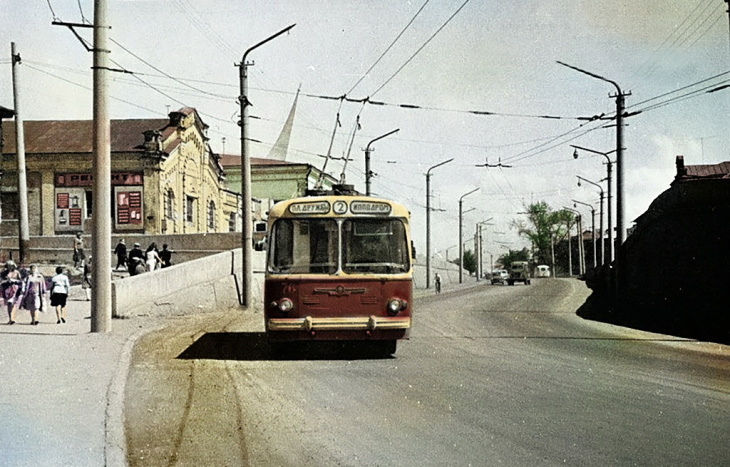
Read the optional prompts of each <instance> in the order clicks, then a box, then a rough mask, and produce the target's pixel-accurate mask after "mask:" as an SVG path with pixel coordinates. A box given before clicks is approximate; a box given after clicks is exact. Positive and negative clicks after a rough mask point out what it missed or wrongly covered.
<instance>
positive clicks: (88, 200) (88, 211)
mask: <svg viewBox="0 0 730 467" xmlns="http://www.w3.org/2000/svg"><path fill="white" fill-rule="evenodd" d="M84 194H85V195H86V218H87V219H89V218H91V217H92V215H93V213H94V204H93V201H94V198H93V197H92V191H91V190H88V191H85V192H84Z"/></svg>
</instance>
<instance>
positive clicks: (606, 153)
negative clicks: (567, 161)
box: [570, 144, 616, 164]
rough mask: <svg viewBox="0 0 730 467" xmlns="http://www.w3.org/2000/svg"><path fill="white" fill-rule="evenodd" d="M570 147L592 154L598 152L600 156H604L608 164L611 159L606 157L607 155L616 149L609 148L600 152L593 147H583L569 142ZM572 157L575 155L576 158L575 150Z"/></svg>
mask: <svg viewBox="0 0 730 467" xmlns="http://www.w3.org/2000/svg"><path fill="white" fill-rule="evenodd" d="M570 147H571V148H574V149H580V150H581V151H586V152H591V153H593V154H598V155H600V156H603V157H605V158H606V160H607V161H608V163H609V164H610V163H611V159H610V158H609V157H608V155H609V154H613V153H614V152H616V149H611V150H610V151H607V152H601V151H596V150H594V149H589V148H584V147H582V146H576V145H574V144H571V145H570ZM573 157H575V158H576V159H577V158H578V153H577V152H576V153H575V154H573Z"/></svg>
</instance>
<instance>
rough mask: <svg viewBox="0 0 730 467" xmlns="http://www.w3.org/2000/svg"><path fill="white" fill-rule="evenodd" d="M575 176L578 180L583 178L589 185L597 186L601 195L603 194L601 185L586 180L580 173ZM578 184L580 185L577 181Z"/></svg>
mask: <svg viewBox="0 0 730 467" xmlns="http://www.w3.org/2000/svg"><path fill="white" fill-rule="evenodd" d="M576 177H578V180H583V181H584V182H586V183H590V184H591V185H594V186H597V187H598V189H599V190H601V195H603V187H602V186H601V185H599V184H598V183H596V182H592V181H590V180H588V179H587V178H583V177H581V176H580V175H576ZM579 185H580V183H579Z"/></svg>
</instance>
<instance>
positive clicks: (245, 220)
mask: <svg viewBox="0 0 730 467" xmlns="http://www.w3.org/2000/svg"><path fill="white" fill-rule="evenodd" d="M294 26H296V24H292V25H291V26H289V27H287V28H284V29H282V30H281V31H279V32H277V33H276V34H274V35H273V36H270V37H268V38H266V39H264V40H262V41H261V42H259V43H258V44H256V45H254V46H253V47H250V48H249V49H248V50H246V52H245V53H244V54H243V58H242V59H241V63H239V64H238V71H239V80H240V82H239V84H240V92H241V95H240V96H239V97H238V101H239V103H240V105H241V121H240V126H241V198H242V203H241V205H242V206H241V221H242V226H241V230H242V234H241V243H242V244H241V250H242V257H243V258H242V260H243V277H242V278H241V279H242V281H243V284H242V287H241V305H242V306H244V307H246V308H249V307H250V306H251V303H252V301H251V295H252V290H253V264H252V261H253V222H252V220H251V196H252V195H251V159H250V156H249V152H248V107H249V106H250V105H251V101H249V99H248V81H247V79H248V67H249V65H253V63H250V64H249V63H247V62H246V57H247V56H248V54H249V53H251V52H252V51H253V50H254V49H256V48H258V47H260V46H262V45H264V44H266V43H267V42H269V41H271V40H273V39H275V38H277V37H279V36H280V35H282V34H284V33H286V32H289V30H290V29H291V28H293V27H294Z"/></svg>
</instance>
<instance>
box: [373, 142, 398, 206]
mask: <svg viewBox="0 0 730 467" xmlns="http://www.w3.org/2000/svg"><path fill="white" fill-rule="evenodd" d="M399 130H400V128H396V129H395V130H393V131H391V132H389V133H386V134H384V135H380V136H378V137H377V138H375V139H372V140H370V142H369V143H368V145H367V146H366V147H365V195H366V196H370V179H371V178H372V177H373V172H372V171H371V170H370V145H371V144H373V143H374V142H376V141H378V140H379V139H383V138H385V137H386V136H390V135H392V134H393V133H397V132H398V131H399Z"/></svg>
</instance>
